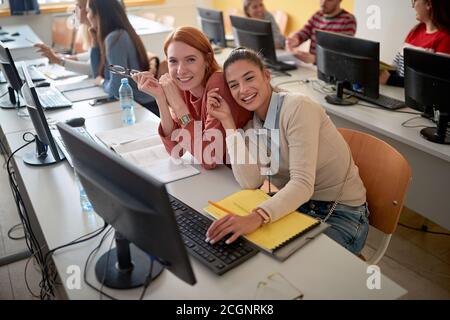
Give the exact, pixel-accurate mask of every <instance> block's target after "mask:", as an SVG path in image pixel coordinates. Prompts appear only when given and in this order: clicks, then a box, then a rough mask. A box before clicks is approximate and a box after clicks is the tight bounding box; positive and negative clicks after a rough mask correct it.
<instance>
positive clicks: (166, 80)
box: [133, 27, 250, 169]
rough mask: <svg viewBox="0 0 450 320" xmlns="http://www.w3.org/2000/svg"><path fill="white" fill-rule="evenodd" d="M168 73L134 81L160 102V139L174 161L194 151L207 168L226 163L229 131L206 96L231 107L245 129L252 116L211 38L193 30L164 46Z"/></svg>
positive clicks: (182, 29) (146, 74) (185, 29)
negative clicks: (237, 95)
mask: <svg viewBox="0 0 450 320" xmlns="http://www.w3.org/2000/svg"><path fill="white" fill-rule="evenodd" d="M164 53H165V55H166V58H167V63H168V69H169V73H168V74H164V75H162V76H161V77H160V78H159V80H158V79H156V78H155V77H154V75H153V74H151V73H150V72H142V73H138V74H137V75H135V76H133V79H134V80H135V81H136V83H137V84H138V88H139V90H141V91H143V92H146V93H148V94H150V95H152V96H154V97H155V99H156V102H157V105H158V108H159V111H160V115H161V122H160V126H159V131H158V132H159V135H160V137H161V140H162V141H163V143H164V145H165V147H166V150H167V152H169V153H170V154H172V155H173V156H174V157H178V156H182V155H183V154H184V152H185V151H188V152H190V153H191V154H192V155H193V156H194V157H195V158H196V159H197V161H198V162H199V163H201V164H202V166H203V167H204V168H206V169H213V168H215V167H216V166H217V164H225V163H226V147H225V140H224V139H225V131H224V130H223V127H222V125H221V124H220V121H218V120H217V119H215V118H213V117H211V115H210V114H209V110H208V109H207V107H206V95H207V92H209V91H213V92H217V93H219V94H220V95H221V97H223V99H224V100H225V101H227V102H228V105H229V106H230V108H231V110H232V112H233V121H235V123H236V125H237V126H238V127H239V128H240V127H242V126H244V125H245V124H246V123H247V121H248V120H249V119H250V112H248V111H247V110H245V109H243V108H240V107H239V105H238V104H237V103H236V102H235V101H234V100H233V97H232V96H231V94H230V90H229V89H228V86H227V85H226V83H225V80H224V77H223V73H222V72H221V71H220V67H219V65H218V63H217V61H216V59H215V58H214V51H213V48H212V46H211V44H210V42H209V40H208V38H206V36H205V35H204V34H203V33H202V32H201V31H200V30H198V29H196V28H193V27H180V28H177V29H176V30H174V31H173V32H172V33H171V34H170V35H169V36H168V37H167V39H166V41H165V42H164Z"/></svg>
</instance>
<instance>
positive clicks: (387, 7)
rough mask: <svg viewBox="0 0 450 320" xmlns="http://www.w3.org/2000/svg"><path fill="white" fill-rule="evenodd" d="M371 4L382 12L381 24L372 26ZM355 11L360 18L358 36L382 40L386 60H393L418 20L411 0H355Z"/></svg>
mask: <svg viewBox="0 0 450 320" xmlns="http://www.w3.org/2000/svg"><path fill="white" fill-rule="evenodd" d="M369 6H377V7H378V8H379V13H380V25H379V27H380V28H379V29H378V28H375V29H374V28H371V26H370V25H368V23H369V24H371V23H373V22H374V20H369V16H370V14H369V13H367V9H368V8H369ZM354 13H355V16H356V18H357V20H358V31H357V33H356V36H357V37H361V38H366V39H370V40H374V41H378V42H380V47H381V51H380V57H381V59H382V60H383V61H385V62H388V63H390V62H392V59H393V58H394V56H395V53H396V52H397V51H398V50H399V48H400V47H401V45H402V43H403V42H404V40H405V37H406V35H407V34H408V32H409V30H410V29H411V28H412V27H413V26H414V25H415V24H417V23H418V22H417V21H416V18H415V10H414V9H413V8H412V7H411V1H410V0H355V5H354Z"/></svg>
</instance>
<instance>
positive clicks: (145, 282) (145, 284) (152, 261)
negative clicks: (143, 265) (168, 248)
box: [139, 256, 155, 300]
mask: <svg viewBox="0 0 450 320" xmlns="http://www.w3.org/2000/svg"><path fill="white" fill-rule="evenodd" d="M154 260H155V259H154V258H153V256H150V270H149V272H148V275H147V278H146V279H145V281H144V289H143V290H142V292H141V296H140V297H139V300H142V299H144V296H145V292H146V291H147V288H148V287H149V286H150V284H151V283H152V273H153V263H154Z"/></svg>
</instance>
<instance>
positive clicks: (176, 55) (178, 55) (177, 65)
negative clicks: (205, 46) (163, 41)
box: [167, 41, 207, 97]
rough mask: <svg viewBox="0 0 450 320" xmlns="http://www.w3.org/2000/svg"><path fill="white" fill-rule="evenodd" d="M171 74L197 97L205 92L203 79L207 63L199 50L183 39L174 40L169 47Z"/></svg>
mask: <svg viewBox="0 0 450 320" xmlns="http://www.w3.org/2000/svg"><path fill="white" fill-rule="evenodd" d="M167 61H168V64H169V75H170V77H171V78H172V79H173V80H175V82H176V83H177V85H178V87H179V88H180V89H181V90H183V91H190V92H191V93H192V94H194V95H195V96H196V97H199V96H201V95H202V94H203V90H204V87H203V79H204V77H205V73H206V66H207V63H206V61H205V57H204V55H203V54H202V52H200V51H199V50H197V49H195V48H194V47H191V46H189V45H187V44H186V43H184V42H181V41H174V42H172V43H170V44H169V46H168V48H167Z"/></svg>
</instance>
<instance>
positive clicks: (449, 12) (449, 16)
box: [428, 0, 450, 34]
mask: <svg viewBox="0 0 450 320" xmlns="http://www.w3.org/2000/svg"><path fill="white" fill-rule="evenodd" d="M428 1H429V3H430V2H431V21H433V24H434V25H435V26H436V28H438V29H439V30H443V31H445V32H447V33H449V34H450V1H449V0H428Z"/></svg>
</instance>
